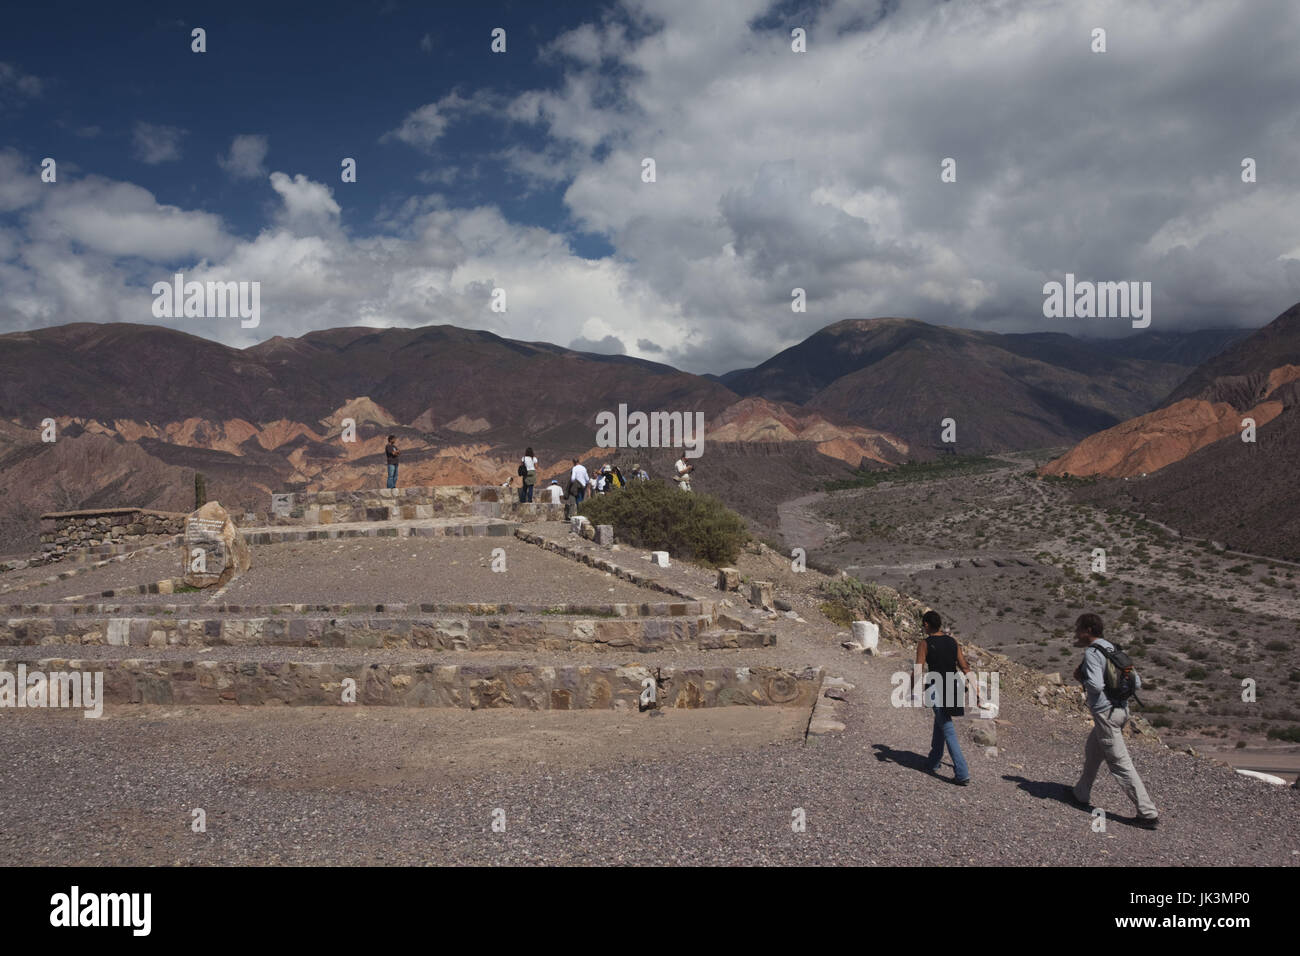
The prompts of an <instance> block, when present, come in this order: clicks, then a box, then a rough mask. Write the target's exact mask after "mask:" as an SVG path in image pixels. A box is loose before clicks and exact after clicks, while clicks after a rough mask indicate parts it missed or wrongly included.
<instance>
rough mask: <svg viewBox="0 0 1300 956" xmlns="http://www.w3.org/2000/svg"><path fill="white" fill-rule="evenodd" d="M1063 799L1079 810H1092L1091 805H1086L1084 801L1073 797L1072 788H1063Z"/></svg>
mask: <svg viewBox="0 0 1300 956" xmlns="http://www.w3.org/2000/svg"><path fill="white" fill-rule="evenodd" d="M1065 799H1066V800H1068V801H1069V802H1070V803H1071V804H1073V805H1074V806H1076V807H1078V808H1079V809H1080V810H1092V804H1091V803H1088V802H1086V801H1084V800H1080V799H1079V798H1078V797H1077V796H1075V795H1074V787H1071V786H1068V785H1067V786H1066V787H1065Z"/></svg>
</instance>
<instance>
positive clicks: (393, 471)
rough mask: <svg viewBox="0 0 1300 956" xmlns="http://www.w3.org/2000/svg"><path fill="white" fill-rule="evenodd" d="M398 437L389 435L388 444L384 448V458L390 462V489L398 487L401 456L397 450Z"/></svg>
mask: <svg viewBox="0 0 1300 956" xmlns="http://www.w3.org/2000/svg"><path fill="white" fill-rule="evenodd" d="M396 441H397V436H396V435H389V436H388V444H387V445H386V446H384V457H385V458H386V459H387V460H388V487H389V488H396V487H397V456H398V455H400V454H401V452H400V451H398V450H397V445H396Z"/></svg>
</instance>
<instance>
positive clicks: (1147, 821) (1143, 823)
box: [1133, 817, 1160, 830]
mask: <svg viewBox="0 0 1300 956" xmlns="http://www.w3.org/2000/svg"><path fill="white" fill-rule="evenodd" d="M1133 822H1134V823H1136V824H1137V825H1138V826H1140V827H1141V828H1142V829H1143V830H1154V829H1156V828H1157V827H1158V826H1160V818H1159V817H1138V818H1137V819H1136V820H1134V821H1133Z"/></svg>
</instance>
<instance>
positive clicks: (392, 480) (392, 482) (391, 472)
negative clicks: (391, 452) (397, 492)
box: [388, 464, 397, 488]
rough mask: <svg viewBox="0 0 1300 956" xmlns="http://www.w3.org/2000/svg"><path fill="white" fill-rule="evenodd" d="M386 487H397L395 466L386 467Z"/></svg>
mask: <svg viewBox="0 0 1300 956" xmlns="http://www.w3.org/2000/svg"><path fill="white" fill-rule="evenodd" d="M388 487H389V488H396V487H397V466H396V465H394V464H390V465H389V466H388Z"/></svg>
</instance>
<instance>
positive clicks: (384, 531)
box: [242, 519, 517, 545]
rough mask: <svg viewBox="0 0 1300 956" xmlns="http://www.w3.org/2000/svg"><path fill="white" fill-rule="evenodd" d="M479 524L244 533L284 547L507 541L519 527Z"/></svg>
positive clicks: (324, 527)
mask: <svg viewBox="0 0 1300 956" xmlns="http://www.w3.org/2000/svg"><path fill="white" fill-rule="evenodd" d="M489 520H490V521H491V522H492V523H488V522H475V523H469V522H466V523H464V524H447V525H404V524H396V525H395V524H386V523H383V522H378V521H377V522H375V524H374V526H373V527H362V528H338V527H330V526H329V525H319V526H316V527H311V528H303V527H283V528H270V529H262V530H259V531H243V532H242V534H243V535H244V540H245V541H247V542H248V543H249V544H250V545H253V544H282V543H284V542H286V541H323V540H332V539H336V538H443V537H488V538H507V537H509V536H510V535H511V534H512V533H513V532H514V530H515V528H516V527H517V526H516V525H515V524H512V523H510V522H506V521H500V522H498V521H495V520H494V519H489Z"/></svg>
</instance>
